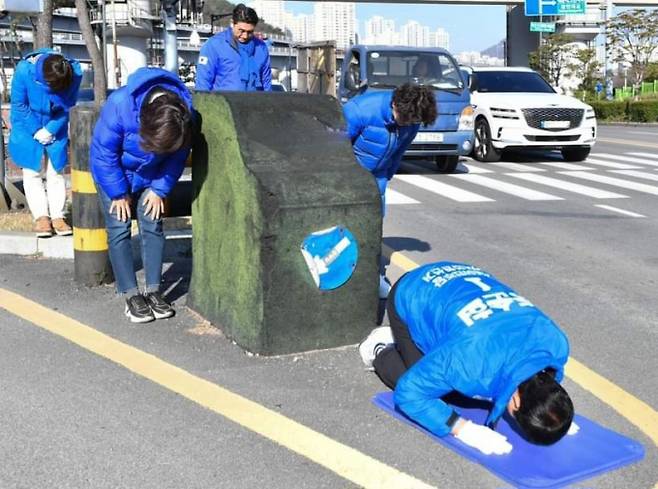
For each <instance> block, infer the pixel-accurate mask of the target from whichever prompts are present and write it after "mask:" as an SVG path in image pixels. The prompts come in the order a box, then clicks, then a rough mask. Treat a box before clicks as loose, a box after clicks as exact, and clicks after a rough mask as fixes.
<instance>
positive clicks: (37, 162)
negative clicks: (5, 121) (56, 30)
mask: <svg viewBox="0 0 658 489" xmlns="http://www.w3.org/2000/svg"><path fill="white" fill-rule="evenodd" d="M52 54H59V53H58V52H57V51H54V50H52V49H49V48H42V49H38V50H36V51H34V52H31V53H29V54H26V55H25V57H24V58H23V59H22V60H21V61H20V62H19V63H18V66H17V67H16V73H15V74H14V78H13V79H12V82H11V133H10V135H9V154H10V155H11V158H12V159H13V160H14V162H15V163H16V164H17V165H18V166H20V167H22V168H29V169H30V170H34V171H39V169H40V168H41V158H42V157H43V154H44V151H45V152H46V154H47V155H48V158H49V159H50V161H51V163H52V165H53V168H54V169H55V170H56V171H58V172H59V171H61V170H62V168H64V166H66V163H67V162H68V142H69V110H70V109H71V107H73V106H74V105H75V103H76V101H77V99H78V91H79V89H80V81H81V80H82V68H81V67H80V63H79V62H78V61H77V60H74V59H68V58H67V61H68V62H69V63H70V64H71V68H72V70H73V82H72V83H71V86H70V87H69V88H68V89H67V90H66V91H64V92H53V91H52V90H51V89H50V87H49V86H48V84H47V83H46V81H45V80H44V78H43V63H44V61H45V60H46V58H48V56H49V55H52ZM42 127H45V128H46V130H47V131H48V132H49V133H50V134H52V135H53V136H54V138H55V139H54V141H53V142H52V143H50V144H47V145H45V146H43V145H42V144H41V143H40V142H39V141H37V140H36V139H34V133H36V132H37V131H38V130H39V129H41V128H42Z"/></svg>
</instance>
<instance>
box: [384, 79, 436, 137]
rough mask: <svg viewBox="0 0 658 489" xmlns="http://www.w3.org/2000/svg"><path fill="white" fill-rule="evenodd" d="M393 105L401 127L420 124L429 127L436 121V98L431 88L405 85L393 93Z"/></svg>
mask: <svg viewBox="0 0 658 489" xmlns="http://www.w3.org/2000/svg"><path fill="white" fill-rule="evenodd" d="M393 105H395V112H396V117H395V122H397V123H398V124H399V125H401V126H406V125H409V124H420V123H422V124H423V125H425V126H429V125H430V124H433V123H434V121H435V120H436V115H437V112H436V98H435V97H434V90H432V89H431V88H429V87H425V86H422V85H414V84H413V83H405V84H404V85H402V86H399V87H397V88H396V89H395V91H394V92H393Z"/></svg>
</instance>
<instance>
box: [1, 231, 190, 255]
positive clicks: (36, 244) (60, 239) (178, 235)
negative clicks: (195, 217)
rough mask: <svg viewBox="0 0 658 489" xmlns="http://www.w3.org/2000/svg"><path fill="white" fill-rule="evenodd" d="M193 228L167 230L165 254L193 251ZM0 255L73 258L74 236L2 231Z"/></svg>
mask: <svg viewBox="0 0 658 489" xmlns="http://www.w3.org/2000/svg"><path fill="white" fill-rule="evenodd" d="M191 237H192V229H176V230H170V231H165V239H166V240H167V241H166V248H165V255H169V256H172V255H174V256H180V255H181V254H183V255H184V254H187V253H191V243H189V242H187V241H186V240H190V241H191V239H190V238H191ZM0 255H22V256H33V255H40V256H42V257H43V258H56V259H65V260H72V259H73V236H53V237H51V238H37V237H36V236H35V235H34V233H32V232H19V231H0Z"/></svg>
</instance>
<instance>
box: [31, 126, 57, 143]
mask: <svg viewBox="0 0 658 489" xmlns="http://www.w3.org/2000/svg"><path fill="white" fill-rule="evenodd" d="M34 139H36V140H37V141H39V142H40V143H41V144H43V145H46V144H50V143H52V142H53V141H54V140H55V137H54V136H53V135H52V134H50V132H49V131H48V129H46V128H45V127H42V128H41V129H39V130H38V131H37V132H35V133H34Z"/></svg>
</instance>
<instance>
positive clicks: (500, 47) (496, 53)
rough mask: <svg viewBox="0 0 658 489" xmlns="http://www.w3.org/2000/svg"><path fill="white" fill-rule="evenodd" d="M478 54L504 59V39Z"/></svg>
mask: <svg viewBox="0 0 658 489" xmlns="http://www.w3.org/2000/svg"><path fill="white" fill-rule="evenodd" d="M480 54H481V55H483V56H490V57H492V58H501V59H505V39H503V40H501V41H500V42H499V43H498V44H494V45H493V46H491V47H490V48H487V49H485V50H484V51H481V52H480Z"/></svg>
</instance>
